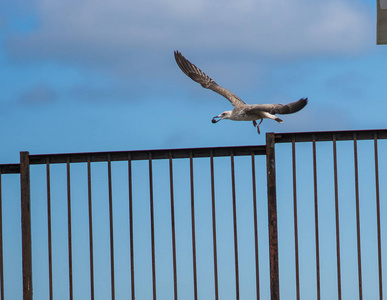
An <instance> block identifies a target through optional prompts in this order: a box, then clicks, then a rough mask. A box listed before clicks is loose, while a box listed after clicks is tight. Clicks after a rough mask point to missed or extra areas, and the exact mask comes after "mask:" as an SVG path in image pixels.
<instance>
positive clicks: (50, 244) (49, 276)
mask: <svg viewBox="0 0 387 300" xmlns="http://www.w3.org/2000/svg"><path fill="white" fill-rule="evenodd" d="M46 177H47V235H48V284H49V295H50V300H52V299H53V288H52V239H51V183H50V159H49V157H46Z"/></svg>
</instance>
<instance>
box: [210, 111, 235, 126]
mask: <svg viewBox="0 0 387 300" xmlns="http://www.w3.org/2000/svg"><path fill="white" fill-rule="evenodd" d="M231 112H232V111H231V110H228V111H225V112H222V113H221V114H220V115H219V116H215V117H213V118H212V120H211V122H212V123H217V122H219V121H221V120H224V119H230V117H231ZM217 119H218V120H217Z"/></svg>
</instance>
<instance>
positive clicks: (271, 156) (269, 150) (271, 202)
mask: <svg viewBox="0 0 387 300" xmlns="http://www.w3.org/2000/svg"><path fill="white" fill-rule="evenodd" d="M266 167H267V200H268V221H269V225H268V226H269V251H270V294H271V299H272V300H278V299H279V298H280V294H279V273H278V229H277V195H276V175H275V134H274V133H273V132H269V133H266Z"/></svg>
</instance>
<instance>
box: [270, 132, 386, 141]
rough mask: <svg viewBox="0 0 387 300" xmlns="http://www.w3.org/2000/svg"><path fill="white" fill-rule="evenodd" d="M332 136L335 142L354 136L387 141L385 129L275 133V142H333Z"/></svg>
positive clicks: (362, 138) (348, 139)
mask: <svg viewBox="0 0 387 300" xmlns="http://www.w3.org/2000/svg"><path fill="white" fill-rule="evenodd" d="M334 135H335V137H336V141H350V140H353V139H354V135H356V139H357V140H373V139H374V138H375V137H376V138H377V139H387V129H374V130H345V131H316V132H289V133H275V142H276V143H291V142H292V139H293V137H294V140H295V142H312V141H313V139H315V141H316V142H323V141H333V136H334Z"/></svg>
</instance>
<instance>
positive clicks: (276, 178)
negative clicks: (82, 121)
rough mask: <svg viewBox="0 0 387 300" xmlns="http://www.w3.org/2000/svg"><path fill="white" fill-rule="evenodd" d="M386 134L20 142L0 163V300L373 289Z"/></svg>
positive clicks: (333, 293) (379, 291) (386, 190)
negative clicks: (161, 144)
mask: <svg viewBox="0 0 387 300" xmlns="http://www.w3.org/2000/svg"><path fill="white" fill-rule="evenodd" d="M385 139H387V130H365V131H338V132H309V133H308V132H306V133H281V134H274V133H268V134H267V135H266V145H263V146H242V147H218V148H192V149H170V150H146V151H123V152H101V153H72V154H47V155H30V154H29V153H28V152H21V153H20V164H9V165H1V166H0V173H1V174H2V175H1V176H0V277H1V282H0V284H1V289H0V295H1V299H17V298H18V297H17V296H18V295H19V298H21V297H22V298H23V299H32V298H33V296H34V298H35V299H128V298H130V299H157V298H158V299H268V298H271V299H279V298H280V296H281V298H282V299H301V298H302V299H335V298H337V299H356V298H358V299H383V278H386V276H383V265H384V263H383V262H385V261H384V260H385V258H384V257H383V256H382V253H383V249H385V247H386V246H387V245H384V244H385V243H386V242H385V241H384V240H383V239H382V236H383V232H384V230H383V229H384V227H383V223H382V220H383V216H385V215H386V212H384V211H383V199H384V198H385V197H387V186H386V187H385V186H384V185H383V184H380V182H384V180H385V179H387V156H386V155H384V153H386V151H387V143H386V141H384V140H385ZM6 174H20V176H19V177H20V185H19V186H17V184H16V183H13V184H11V183H8V181H7V184H4V182H5V180H8V176H10V175H6ZM2 178H3V181H2ZM13 180H14V181H15V177H13ZM16 186H17V187H16ZM15 187H16V189H17V188H19V189H20V194H19V191H15ZM8 198H9V199H8ZM16 198H18V199H20V200H17V199H16ZM18 201H20V202H18ZM11 202H15V203H16V205H19V207H21V211H20V220H21V225H22V226H21V229H19V228H13V227H12V225H9V224H8V223H12V222H13V221H12V222H11V221H10V220H9V216H12V215H13V214H15V213H14V212H13V213H12V212H11V211H12V209H11V208H9V207H8V206H9V205H11ZM3 207H4V209H3ZM383 212H384V213H383ZM4 217H6V218H4ZM16 217H17V214H16ZM12 218H13V219H15V217H14V216H12ZM19 222H20V221H19ZM11 236H12V238H11ZM15 236H16V237H17V239H20V240H21V244H18V242H17V241H16V242H15V241H14V238H15ZM11 239H12V241H10V240H11ZM383 243H384V244H383ZM8 244H15V245H16V248H20V251H19V250H13V249H11V247H10V246H7V245H8ZM7 247H8V248H7ZM12 247H14V245H13V246H12ZM383 259H384V260H383ZM15 270H16V271H15ZM18 270H20V272H18ZM15 274H16V275H15ZM18 276H19V277H20V278H19V279H17V277H18ZM17 290H20V291H21V290H22V291H23V292H22V293H21V292H20V293H19V294H17V292H16V291H17ZM33 291H34V293H33Z"/></svg>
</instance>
